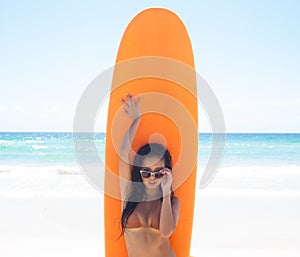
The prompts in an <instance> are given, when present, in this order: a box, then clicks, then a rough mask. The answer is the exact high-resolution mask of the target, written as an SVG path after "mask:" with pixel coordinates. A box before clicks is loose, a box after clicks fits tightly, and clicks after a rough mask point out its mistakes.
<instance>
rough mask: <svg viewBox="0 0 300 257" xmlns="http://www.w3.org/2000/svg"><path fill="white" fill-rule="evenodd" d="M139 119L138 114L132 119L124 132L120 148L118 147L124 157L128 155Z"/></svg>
mask: <svg viewBox="0 0 300 257" xmlns="http://www.w3.org/2000/svg"><path fill="white" fill-rule="evenodd" d="M140 121H141V117H140V116H139V117H136V118H135V119H133V120H132V123H131V125H130V127H129V129H128V130H127V132H126V134H125V136H124V138H123V141H122V144H121V148H120V153H121V155H123V156H124V157H127V156H128V155H129V152H130V150H131V146H132V143H133V140H134V137H135V135H136V131H137V129H138V126H139V124H140Z"/></svg>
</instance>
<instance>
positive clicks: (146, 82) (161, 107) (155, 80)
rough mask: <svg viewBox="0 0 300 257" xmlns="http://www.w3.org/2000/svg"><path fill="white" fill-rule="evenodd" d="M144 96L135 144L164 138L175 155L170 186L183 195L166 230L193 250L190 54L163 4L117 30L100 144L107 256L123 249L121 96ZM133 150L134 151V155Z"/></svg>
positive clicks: (194, 139)
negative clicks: (119, 37)
mask: <svg viewBox="0 0 300 257" xmlns="http://www.w3.org/2000/svg"><path fill="white" fill-rule="evenodd" d="M127 93H132V94H133V95H135V96H136V95H139V96H140V97H141V102H140V108H141V111H142V119H141V123H140V125H139V128H138V130H137V133H136V136H135V140H134V142H133V147H132V148H133V151H134V152H136V151H137V150H138V149H139V147H140V146H142V145H144V144H146V143H148V142H157V143H161V144H164V145H165V147H166V148H168V150H169V151H170V153H171V155H172V160H173V170H172V174H173V184H172V187H173V190H174V195H175V196H176V197H178V198H179V200H180V215H179V220H178V224H177V227H176V229H175V231H174V233H173V234H172V236H171V237H170V244H171V247H172V249H173V250H174V252H175V254H176V257H188V256H190V244H191V237H192V226H193V214H194V198H195V184H196V183H195V182H196V170H197V151H198V120H197V117H198V113H197V112H198V109H197V106H198V105H197V91H196V73H195V70H194V57H193V51H192V46H191V42H190V39H189V36H188V33H187V30H186V28H185V26H184V24H183V23H182V21H181V20H180V18H179V17H178V16H177V15H176V14H175V13H174V12H172V11H170V10H167V9H164V8H149V9H146V10H143V11H142V12H140V13H139V14H137V15H136V16H135V17H134V18H133V19H132V21H131V22H130V23H129V25H128V26H127V28H126V30H125V32H124V35H123V37H122V40H121V43H120V46H119V50H118V54H117V58H116V64H115V67H114V74H113V80H112V86H111V93H110V101H109V109H108V118H107V130H106V149H105V164H106V168H105V196H104V214H105V215H104V222H105V256H106V257H117V256H118V257H125V256H128V254H127V248H126V243H125V239H124V236H122V237H120V238H119V235H120V233H121V227H120V219H121V214H122V211H121V196H120V185H119V176H118V174H119V171H118V168H119V164H118V162H119V154H118V153H119V149H120V145H121V142H122V139H123V137H124V135H125V133H126V131H127V130H128V128H129V126H130V124H131V120H130V119H129V118H128V117H126V115H124V114H123V113H122V106H121V102H120V98H121V97H123V98H124V97H126V94H127ZM133 156H134V153H133V154H132V156H131V157H132V158H133Z"/></svg>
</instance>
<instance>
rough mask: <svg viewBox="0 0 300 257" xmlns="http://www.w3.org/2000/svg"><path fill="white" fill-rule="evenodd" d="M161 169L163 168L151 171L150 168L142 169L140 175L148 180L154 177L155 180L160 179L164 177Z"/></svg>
mask: <svg viewBox="0 0 300 257" xmlns="http://www.w3.org/2000/svg"><path fill="white" fill-rule="evenodd" d="M163 169H164V167H158V168H156V169H155V170H154V171H152V170H151V169H150V168H142V169H141V170H140V173H141V176H142V177H143V178H150V177H151V176H154V177H155V178H161V177H163V176H164V174H163V173H161V171H162V170H163Z"/></svg>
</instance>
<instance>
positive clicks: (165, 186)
mask: <svg viewBox="0 0 300 257" xmlns="http://www.w3.org/2000/svg"><path fill="white" fill-rule="evenodd" d="M162 173H163V174H164V176H163V177H162V178H161V180H162V181H161V188H162V191H163V194H164V195H165V194H169V193H171V185H172V181H173V177H172V172H171V171H170V170H169V169H168V168H163V170H162Z"/></svg>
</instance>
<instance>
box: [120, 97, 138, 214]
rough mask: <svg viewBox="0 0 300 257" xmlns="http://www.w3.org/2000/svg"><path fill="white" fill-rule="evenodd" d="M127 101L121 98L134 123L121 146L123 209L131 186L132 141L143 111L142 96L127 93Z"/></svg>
mask: <svg viewBox="0 0 300 257" xmlns="http://www.w3.org/2000/svg"><path fill="white" fill-rule="evenodd" d="M126 97H127V101H125V100H124V99H123V98H121V102H122V104H123V111H124V113H125V115H127V116H128V117H129V118H130V119H132V123H131V125H130V127H129V129H128V130H127V132H126V134H125V136H124V138H123V141H122V144H121V147H120V153H119V154H120V159H119V176H120V189H121V197H122V209H123V202H124V200H125V199H126V196H127V195H128V193H129V190H130V186H131V171H130V157H129V156H130V151H131V146H132V142H133V140H134V137H135V134H136V131H137V128H138V126H139V124H140V120H141V111H140V108H139V103H140V98H139V97H138V98H136V99H135V98H134V96H133V95H132V94H127V95H126Z"/></svg>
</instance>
